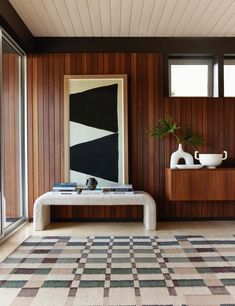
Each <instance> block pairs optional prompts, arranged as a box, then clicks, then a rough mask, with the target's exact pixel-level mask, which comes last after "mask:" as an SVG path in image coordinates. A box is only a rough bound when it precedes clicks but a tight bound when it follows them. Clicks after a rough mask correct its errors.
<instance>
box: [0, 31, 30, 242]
mask: <svg viewBox="0 0 235 306" xmlns="http://www.w3.org/2000/svg"><path fill="white" fill-rule="evenodd" d="M3 40H4V41H6V42H7V43H8V44H9V45H10V46H11V47H12V48H13V49H14V50H15V51H16V52H17V53H18V54H19V56H20V64H19V69H20V74H19V75H20V87H19V90H20V92H19V120H20V121H19V127H20V132H19V144H20V209H21V211H22V214H21V215H22V216H21V217H20V218H19V220H17V221H16V222H14V223H12V224H11V225H9V226H8V227H6V228H4V223H3V222H4V217H5V216H3V213H4V210H3V190H4V189H3V188H4V187H3V167H2V163H3V160H2V158H3V152H4V151H3V150H4V145H3V141H2V139H3V126H2V120H0V123H1V124H0V135H1V137H0V173H1V175H0V218H1V222H0V223H1V227H0V239H1V238H3V237H5V236H6V235H8V234H9V233H11V232H12V231H14V230H15V229H16V228H17V227H19V226H20V225H21V224H22V223H23V222H25V221H26V220H27V219H28V214H27V124H26V122H27V120H26V119H27V107H26V97H27V96H26V92H27V91H26V54H25V52H24V51H23V50H22V49H21V48H20V47H19V46H18V44H17V43H16V42H15V41H14V40H13V39H12V38H11V37H10V36H9V35H8V34H7V33H6V32H5V31H4V30H3V29H2V28H1V27H0V116H1V118H2V116H3V114H2V109H3V108H2V105H3V103H4V101H3V92H2V89H3Z"/></svg>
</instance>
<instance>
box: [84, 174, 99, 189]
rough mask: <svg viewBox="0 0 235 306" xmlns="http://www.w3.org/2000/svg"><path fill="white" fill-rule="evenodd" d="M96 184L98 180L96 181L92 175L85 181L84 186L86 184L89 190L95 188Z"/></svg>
mask: <svg viewBox="0 0 235 306" xmlns="http://www.w3.org/2000/svg"><path fill="white" fill-rule="evenodd" d="M97 185H98V182H97V180H96V179H95V178H94V177H90V178H89V179H87V181H86V186H87V189H89V190H94V189H96V186H97Z"/></svg>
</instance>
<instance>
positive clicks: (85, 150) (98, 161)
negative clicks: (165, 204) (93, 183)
mask: <svg viewBox="0 0 235 306" xmlns="http://www.w3.org/2000/svg"><path fill="white" fill-rule="evenodd" d="M64 101H65V105H64V116H65V117H64V118H65V121H64V133H65V138H64V140H65V156H64V157H65V180H66V181H73V182H77V183H78V184H81V185H84V184H85V183H86V180H87V178H89V177H95V178H96V180H97V181H98V184H99V186H110V185H114V184H126V183H128V121H127V110H128V105H127V75H116V74H115V75H66V76H65V77H64Z"/></svg>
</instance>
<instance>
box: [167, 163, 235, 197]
mask: <svg viewBox="0 0 235 306" xmlns="http://www.w3.org/2000/svg"><path fill="white" fill-rule="evenodd" d="M166 195H167V197H168V199H169V200H171V201H231V200H235V168H217V169H207V168H203V169H200V170H191V169H189V170H178V169H169V168H167V169H166Z"/></svg>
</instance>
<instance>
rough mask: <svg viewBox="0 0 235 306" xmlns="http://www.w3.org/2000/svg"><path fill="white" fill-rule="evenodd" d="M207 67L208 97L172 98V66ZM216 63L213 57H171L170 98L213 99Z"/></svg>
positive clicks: (169, 71)
mask: <svg viewBox="0 0 235 306" xmlns="http://www.w3.org/2000/svg"><path fill="white" fill-rule="evenodd" d="M205 64H206V65H207V66H208V76H207V80H208V82H207V84H208V86H207V93H208V94H207V95H206V96H193V95H192V96H184V95H180V96H172V95H171V66H172V65H185V66H186V65H205ZM213 69H214V61H213V58H212V57H192V58H190V57H169V58H168V96H169V97H171V98H176V97H188V98H189V97H196V98H200V97H207V98H210V97H213V91H214V84H213V83H214V74H213Z"/></svg>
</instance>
